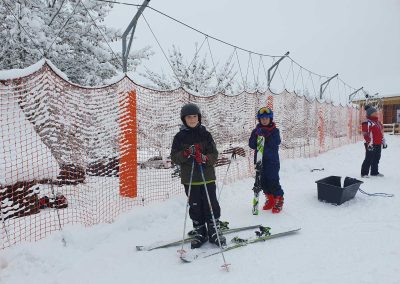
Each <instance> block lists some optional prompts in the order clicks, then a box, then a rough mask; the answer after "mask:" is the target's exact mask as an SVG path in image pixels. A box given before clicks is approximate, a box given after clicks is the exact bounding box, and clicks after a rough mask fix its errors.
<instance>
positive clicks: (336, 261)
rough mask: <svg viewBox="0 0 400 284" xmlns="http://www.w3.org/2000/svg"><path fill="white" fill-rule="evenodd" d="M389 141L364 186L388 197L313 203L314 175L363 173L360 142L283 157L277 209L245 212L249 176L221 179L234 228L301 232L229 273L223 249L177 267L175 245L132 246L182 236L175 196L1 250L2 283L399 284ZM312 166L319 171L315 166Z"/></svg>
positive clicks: (398, 224) (238, 256) (398, 140)
mask: <svg viewBox="0 0 400 284" xmlns="http://www.w3.org/2000/svg"><path fill="white" fill-rule="evenodd" d="M387 141H388V145H389V147H388V149H386V150H384V151H383V152H382V159H381V163H380V171H381V172H382V173H384V174H385V177H384V178H369V179H364V180H363V181H364V184H362V186H361V188H362V189H363V190H364V191H367V192H386V193H394V194H396V196H395V197H393V198H382V197H369V196H366V195H363V194H361V193H360V192H359V193H357V195H356V197H355V199H353V200H351V201H349V202H346V203H345V204H343V205H341V206H334V205H330V204H326V203H322V202H319V201H318V200H317V187H316V184H315V181H316V180H318V179H321V178H324V177H327V176H330V175H340V176H350V177H355V178H359V173H360V165H361V162H362V160H363V155H364V151H363V146H362V143H357V144H354V145H348V146H343V147H341V148H338V149H335V150H332V151H330V152H328V153H325V154H323V155H321V156H319V157H317V158H311V159H292V160H284V161H283V162H282V169H281V179H282V186H283V187H284V190H285V198H286V200H285V207H284V211H283V212H282V213H281V214H278V215H272V214H271V212H261V214H260V215H259V216H253V215H251V206H250V203H251V198H252V192H251V191H250V189H251V187H252V182H253V181H252V180H251V179H246V180H242V181H240V182H237V183H234V184H230V185H226V186H225V188H224V190H223V193H222V196H221V207H222V214H223V218H222V219H223V220H227V221H230V226H231V227H236V226H240V225H248V224H258V223H262V224H265V225H268V226H270V227H272V231H275V232H278V231H281V230H284V229H287V228H296V227H301V228H302V230H301V231H300V233H298V234H295V235H291V236H287V237H283V238H279V239H274V240H270V241H267V242H265V243H259V244H254V245H250V246H248V247H244V248H240V249H237V250H234V251H231V252H227V253H226V255H225V256H226V259H227V261H228V262H229V263H231V264H232V265H231V269H230V272H225V271H223V270H221V269H220V268H219V267H220V265H221V264H222V258H221V256H220V255H216V256H213V257H211V258H207V259H202V260H198V261H196V262H194V263H191V264H182V263H180V261H179V258H178V257H177V254H176V249H177V248H169V249H161V250H154V251H151V252H137V251H136V250H135V246H136V245H145V244H149V243H152V242H154V241H157V240H161V239H166V240H169V239H174V238H179V237H181V235H182V229H183V228H182V226H183V218H184V213H185V202H186V200H185V198H184V196H183V195H180V196H176V197H173V198H171V199H169V200H167V201H165V202H160V203H155V204H150V205H147V206H144V207H139V206H138V207H135V208H134V209H133V210H132V211H131V212H129V213H127V214H124V215H123V216H121V217H120V218H119V219H118V220H117V221H116V222H114V223H112V224H101V225H98V226H94V227H91V228H83V227H80V226H77V225H74V226H69V227H66V228H65V229H64V230H63V232H62V233H56V234H53V235H51V236H50V237H49V238H47V239H45V240H42V241H40V242H36V243H25V244H21V245H18V246H15V247H12V248H10V249H6V250H3V251H0V283H8V284H9V283H41V284H43V283H230V284H231V283H261V282H264V283H335V284H337V283H385V284H386V283H400V199H399V196H400V195H399V188H400V187H399V184H400V174H399V158H400V155H399V153H400V137H399V136H397V137H393V136H389V135H387ZM314 168H324V169H325V170H324V171H314V172H311V171H310V170H311V169H314ZM250 233H251V232H246V233H244V235H249V234H250ZM229 236H232V235H228V239H229ZM63 237H64V238H65V240H66V242H67V246H66V247H63V245H62V241H61V239H62V238H63Z"/></svg>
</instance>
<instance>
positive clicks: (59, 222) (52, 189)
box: [50, 183, 67, 247]
mask: <svg viewBox="0 0 400 284" xmlns="http://www.w3.org/2000/svg"><path fill="white" fill-rule="evenodd" d="M50 187H51V194H53V196H54V202H55V208H56V212H57V217H58V226H59V227H60V231H62V227H61V219H60V212H58V204H57V196H56V195H55V193H54V186H53V183H51V184H50ZM61 241H62V243H63V245H64V246H65V247H66V246H67V241H66V240H65V238H64V236H62V240H61Z"/></svg>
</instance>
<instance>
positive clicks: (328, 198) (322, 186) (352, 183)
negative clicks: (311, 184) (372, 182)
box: [315, 176, 363, 205]
mask: <svg viewBox="0 0 400 284" xmlns="http://www.w3.org/2000/svg"><path fill="white" fill-rule="evenodd" d="M340 182H341V177H340V176H329V177H326V178H323V179H320V180H317V181H316V182H315V183H316V184H317V189H318V200H320V201H325V202H328V203H333V204H336V205H340V204H342V203H344V202H346V201H348V200H350V199H352V198H353V197H354V196H355V195H356V193H357V191H358V190H359V188H360V185H361V184H362V183H363V182H362V181H360V180H358V179H355V178H351V177H346V178H345V179H344V184H343V187H342V186H341V183H340Z"/></svg>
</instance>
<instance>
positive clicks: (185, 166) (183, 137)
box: [171, 124, 218, 184]
mask: <svg viewBox="0 0 400 284" xmlns="http://www.w3.org/2000/svg"><path fill="white" fill-rule="evenodd" d="M194 144H199V145H200V148H201V150H202V153H203V154H204V155H206V156H207V157H208V161H207V163H206V164H202V167H203V172H204V177H205V181H206V182H207V181H215V180H216V177H215V170H214V164H215V162H216V161H217V158H218V151H217V147H216V146H215V142H214V139H213V138H212V136H211V133H210V132H208V131H207V130H206V128H205V127H204V126H203V125H201V124H199V125H198V126H196V127H195V128H190V127H187V126H184V125H182V126H181V129H180V131H179V132H178V133H177V134H176V135H175V137H174V140H173V142H172V149H171V159H172V162H174V163H175V164H178V165H180V167H181V183H182V184H189V182H190V172H191V169H192V162H193V158H192V157H191V158H186V157H184V156H183V151H185V149H187V148H188V147H189V146H191V145H194ZM192 182H193V183H200V182H203V179H202V177H201V173H200V169H199V165H198V164H197V163H196V161H195V162H194V170H193V179H192Z"/></svg>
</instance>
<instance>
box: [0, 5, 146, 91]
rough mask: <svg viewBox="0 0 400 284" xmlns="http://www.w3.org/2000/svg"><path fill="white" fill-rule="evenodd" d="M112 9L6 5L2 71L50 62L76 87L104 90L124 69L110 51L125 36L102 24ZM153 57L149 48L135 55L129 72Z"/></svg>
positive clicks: (2, 8)
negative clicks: (118, 71) (101, 86)
mask: <svg viewBox="0 0 400 284" xmlns="http://www.w3.org/2000/svg"><path fill="white" fill-rule="evenodd" d="M112 7H113V5H112V4H110V3H100V2H96V1H91V0H18V1H15V0H2V1H1V2H0V40H1V42H2V44H1V45H0V57H1V58H2V60H1V61H0V69H14V68H24V67H27V66H29V65H32V64H34V63H36V62H37V61H39V60H40V59H41V58H42V57H46V58H48V59H50V60H51V61H52V62H53V63H54V64H55V65H56V66H57V67H58V68H59V69H60V70H61V71H63V72H64V73H66V74H67V76H68V77H69V79H70V80H71V81H72V82H74V83H77V84H81V85H100V84H104V82H105V81H106V80H107V79H109V78H111V77H113V76H115V75H116V74H117V70H121V69H122V67H121V59H120V58H121V56H120V54H119V53H118V54H117V57H118V58H117V57H116V56H115V54H113V52H112V51H111V49H110V48H109V47H108V45H107V42H112V41H115V40H118V39H119V38H120V37H121V33H120V32H119V31H118V30H115V29H113V28H110V27H106V26H105V25H104V24H102V23H103V22H104V18H105V17H106V16H107V15H108V13H109V12H110V10H111V8H112ZM17 19H18V20H17ZM151 54H152V52H151V50H150V48H149V47H145V48H143V49H140V50H136V51H133V52H131V54H130V57H129V60H128V69H129V70H130V71H132V70H135V69H136V67H137V66H138V65H139V64H140V63H141V62H142V60H144V59H148V58H149V56H151Z"/></svg>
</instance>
